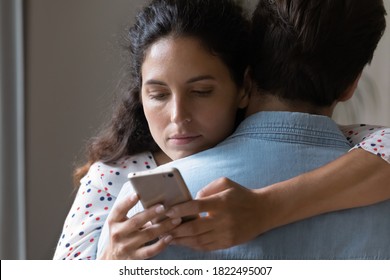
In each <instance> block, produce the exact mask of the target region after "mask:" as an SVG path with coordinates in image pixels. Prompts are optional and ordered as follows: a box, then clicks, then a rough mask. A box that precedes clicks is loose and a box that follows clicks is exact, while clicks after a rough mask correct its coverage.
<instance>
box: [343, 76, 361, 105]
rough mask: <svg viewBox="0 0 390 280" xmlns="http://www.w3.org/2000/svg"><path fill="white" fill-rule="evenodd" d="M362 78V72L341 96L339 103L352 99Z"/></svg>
mask: <svg viewBox="0 0 390 280" xmlns="http://www.w3.org/2000/svg"><path fill="white" fill-rule="evenodd" d="M361 76H362V72H360V74H359V75H358V76H357V78H356V80H355V81H354V82H353V83H352V84H351V85H350V86H349V87H348V88H347V89H346V90H345V91H344V93H343V94H342V95H341V96H340V98H339V99H338V100H337V101H339V102H344V101H347V100H348V99H350V98H351V97H352V96H353V94H354V93H355V90H356V88H357V86H358V84H359V80H360V77H361Z"/></svg>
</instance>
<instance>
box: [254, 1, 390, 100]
mask: <svg viewBox="0 0 390 280" xmlns="http://www.w3.org/2000/svg"><path fill="white" fill-rule="evenodd" d="M385 15H386V11H385V8H384V5H383V1H382V0H326V1H325V0H260V1H259V3H258V5H257V8H256V10H255V12H254V14H253V18H252V22H253V35H254V36H253V37H254V51H255V59H254V60H253V64H252V71H253V77H254V80H255V83H256V85H257V88H258V89H259V91H260V94H261V93H262V92H265V93H267V94H272V95H276V96H279V97H280V98H283V99H286V100H291V101H303V102H308V103H309V104H313V105H316V106H329V105H331V104H332V103H333V102H334V101H336V100H337V99H338V98H340V97H341V95H342V93H343V92H345V90H346V89H347V88H348V86H350V85H351V84H352V83H353V82H354V81H355V80H356V79H357V77H358V76H359V74H360V73H361V71H362V70H363V68H364V66H365V65H366V64H367V63H370V62H371V59H372V57H373V54H374V50H375V49H376V46H377V44H378V42H379V40H380V38H381V36H382V35H383V33H384V30H385V27H386V20H385Z"/></svg>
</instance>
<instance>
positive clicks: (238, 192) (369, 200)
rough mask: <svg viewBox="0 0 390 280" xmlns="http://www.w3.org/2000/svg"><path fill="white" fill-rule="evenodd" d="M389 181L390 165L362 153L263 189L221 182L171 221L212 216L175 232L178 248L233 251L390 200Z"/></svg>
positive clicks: (176, 210) (179, 209)
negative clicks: (306, 222) (282, 230)
mask: <svg viewBox="0 0 390 280" xmlns="http://www.w3.org/2000/svg"><path fill="white" fill-rule="evenodd" d="M389 182H390V164H388V163H387V162H386V161H384V160H383V159H381V158H380V157H379V156H376V155H373V154H371V153H368V152H366V151H364V150H362V149H356V150H353V151H351V152H349V153H348V154H346V155H344V156H342V157H341V158H339V159H337V160H335V161H333V162H331V163H329V164H327V165H326V166H323V167H321V168H319V169H316V170H314V171H311V172H309V173H306V174H303V175H301V176H298V177H295V178H292V179H290V180H287V181H283V182H280V183H277V184H274V185H271V186H268V187H265V188H261V189H257V190H248V189H246V188H244V187H242V186H240V185H238V184H237V183H235V182H233V181H231V180H229V179H226V178H224V179H219V180H216V181H214V182H212V183H211V184H209V185H208V186H206V187H205V188H204V189H203V190H202V191H201V192H200V194H199V196H198V197H199V199H198V200H195V201H192V202H188V203H185V204H181V205H178V206H175V207H173V208H172V209H171V211H168V213H167V215H168V216H170V217H171V218H173V217H181V216H185V215H189V214H195V213H199V212H207V213H208V215H207V216H204V217H202V218H200V219H197V220H195V221H192V222H189V223H186V224H183V225H181V226H179V227H178V228H176V229H175V230H173V231H172V233H171V234H172V236H173V237H174V241H173V243H175V244H180V245H184V246H189V247H191V248H194V249H198V250H216V249H223V248H228V247H231V246H234V245H238V244H241V243H244V242H247V241H249V240H251V239H253V238H255V237H256V236H257V235H259V234H262V233H264V232H266V231H269V230H271V229H273V228H276V227H279V226H282V225H285V224H289V223H292V222H295V221H298V220H302V219H305V218H308V217H312V216H315V215H319V214H322V213H326V212H331V211H337V210H341V209H347V208H352V207H358V206H365V205H369V204H374V203H377V202H380V201H383V200H387V199H390V183H389Z"/></svg>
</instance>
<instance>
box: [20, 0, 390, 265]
mask: <svg viewBox="0 0 390 280" xmlns="http://www.w3.org/2000/svg"><path fill="white" fill-rule="evenodd" d="M385 1H386V4H387V7H388V8H387V9H388V11H389V12H390V7H389V1H390V0H385ZM25 2H26V36H27V40H26V55H27V62H26V67H27V69H26V77H27V84H26V90H27V96H26V99H27V112H26V122H27V131H26V137H27V139H26V141H27V144H26V150H27V178H26V181H27V220H28V224H27V237H28V239H27V245H28V248H27V249H28V251H27V257H28V259H50V258H51V257H52V255H53V252H54V249H55V246H56V242H57V240H58V237H59V234H60V232H61V228H62V225H63V222H64V218H65V216H66V214H67V212H68V210H69V207H70V206H71V203H72V200H73V195H74V192H73V189H72V188H73V186H72V181H71V173H72V170H73V163H74V162H75V160H76V159H77V157H78V156H79V155H82V151H83V150H82V148H83V146H84V143H85V140H86V139H88V138H89V137H90V136H92V135H93V133H94V132H95V131H96V129H97V128H98V126H99V125H100V123H101V122H102V120H103V117H104V115H105V114H106V113H107V112H108V110H107V108H108V107H109V106H110V103H111V98H112V91H113V88H114V85H115V83H116V81H117V74H118V71H119V70H118V69H119V59H118V57H119V56H118V53H119V50H118V34H120V32H121V31H122V30H123V26H124V25H125V24H126V23H127V22H128V21H129V20H131V19H132V18H133V15H134V13H135V12H136V10H137V9H138V7H139V6H140V4H142V3H144V2H145V1H142V0H138V1H135V0H115V1H108V0H66V1H65V0H27V1H25ZM250 2H253V1H250ZM388 25H389V28H388V29H387V33H386V36H387V37H386V38H387V39H386V40H385V41H384V42H383V43H382V44H381V46H380V50H378V52H377V54H376V56H375V58H374V61H373V65H372V67H371V69H370V70H368V73H369V74H370V76H371V77H372V78H373V79H374V81H375V82H376V83H377V84H378V91H379V94H380V95H381V96H382V98H383V99H382V101H381V102H380V103H379V105H378V107H377V108H378V110H371V111H370V112H367V113H364V116H366V117H367V120H366V122H371V123H382V124H387V125H388V126H390V110H388V108H389V104H390V96H389V92H390V90H389V88H390V84H389V83H390V79H388V73H389V71H390V69H389V68H390V60H389V59H390V58H389V54H390V52H389V49H390V47H389V46H390V39H389V33H390V24H388ZM362 111H363V109H362ZM369 116H371V117H372V118H368V117H369Z"/></svg>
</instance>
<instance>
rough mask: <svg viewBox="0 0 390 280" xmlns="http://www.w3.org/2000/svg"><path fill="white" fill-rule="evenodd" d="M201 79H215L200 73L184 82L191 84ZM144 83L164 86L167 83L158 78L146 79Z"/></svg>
mask: <svg viewBox="0 0 390 280" xmlns="http://www.w3.org/2000/svg"><path fill="white" fill-rule="evenodd" d="M203 80H215V78H214V77H213V76H211V75H201V76H197V77H193V78H191V79H189V80H187V82H186V83H187V84H191V83H195V82H199V81H203ZM145 85H160V86H166V85H167V84H166V83H164V82H162V81H159V80H154V79H150V80H147V81H146V82H145Z"/></svg>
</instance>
